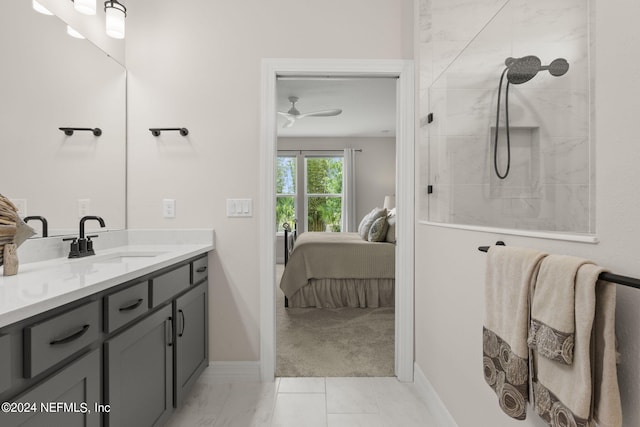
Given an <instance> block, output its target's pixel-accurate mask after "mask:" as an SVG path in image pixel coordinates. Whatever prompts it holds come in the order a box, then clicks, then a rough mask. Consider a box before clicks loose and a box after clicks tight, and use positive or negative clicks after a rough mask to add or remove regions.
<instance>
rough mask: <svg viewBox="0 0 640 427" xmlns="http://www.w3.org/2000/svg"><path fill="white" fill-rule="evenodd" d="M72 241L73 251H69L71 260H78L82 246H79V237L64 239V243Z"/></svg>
mask: <svg viewBox="0 0 640 427" xmlns="http://www.w3.org/2000/svg"><path fill="white" fill-rule="evenodd" d="M68 240H71V241H72V242H71V250H70V251H69V258H78V257H80V246H79V245H78V238H77V237H66V238H64V239H62V241H63V242H66V241H68Z"/></svg>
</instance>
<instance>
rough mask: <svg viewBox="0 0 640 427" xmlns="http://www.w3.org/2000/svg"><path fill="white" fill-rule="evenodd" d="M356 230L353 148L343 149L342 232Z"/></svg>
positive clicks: (354, 159) (354, 160) (354, 157)
mask: <svg viewBox="0 0 640 427" xmlns="http://www.w3.org/2000/svg"><path fill="white" fill-rule="evenodd" d="M356 230H357V224H356V156H355V150H354V149H353V148H345V149H344V164H343V167H342V231H346V232H355V231H356Z"/></svg>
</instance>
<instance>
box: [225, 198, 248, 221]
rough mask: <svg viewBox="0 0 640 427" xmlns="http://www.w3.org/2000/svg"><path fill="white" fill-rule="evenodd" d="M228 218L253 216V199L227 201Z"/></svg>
mask: <svg viewBox="0 0 640 427" xmlns="http://www.w3.org/2000/svg"><path fill="white" fill-rule="evenodd" d="M227 216H228V217H244V218H246V217H251V216H253V199H227Z"/></svg>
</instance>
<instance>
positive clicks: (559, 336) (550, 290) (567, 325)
mask: <svg viewBox="0 0 640 427" xmlns="http://www.w3.org/2000/svg"><path fill="white" fill-rule="evenodd" d="M584 264H593V263H592V262H591V261H588V260H586V259H582V258H576V257H572V256H567V255H549V256H548V257H546V258H545V259H544V260H542V262H541V263H540V271H539V272H538V280H537V281H536V285H535V291H534V293H533V299H532V302H531V325H530V327H529V339H528V343H529V348H532V349H535V350H536V351H537V352H538V354H539V355H540V356H544V357H546V358H548V359H550V360H555V361H556V362H558V363H563V364H565V365H571V364H572V363H573V347H574V342H575V324H576V316H575V285H576V275H577V273H578V269H579V268H580V266H582V265H584ZM596 279H597V278H596Z"/></svg>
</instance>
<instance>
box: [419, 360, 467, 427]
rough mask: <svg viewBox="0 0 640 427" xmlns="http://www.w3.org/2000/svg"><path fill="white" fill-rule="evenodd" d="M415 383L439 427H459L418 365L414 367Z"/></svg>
mask: <svg viewBox="0 0 640 427" xmlns="http://www.w3.org/2000/svg"><path fill="white" fill-rule="evenodd" d="M413 381H414V383H415V385H416V387H417V389H418V392H419V393H420V395H421V396H422V398H423V399H424V401H425V403H426V404H427V408H428V409H429V412H430V413H431V415H433V418H434V419H435V421H436V425H437V426H438V427H458V424H456V422H455V420H454V419H453V417H452V416H451V414H450V413H449V410H448V409H447V407H446V406H445V405H444V403H442V400H440V396H438V393H437V392H436V389H435V388H433V386H432V385H431V383H430V382H429V380H428V379H427V377H426V376H425V374H424V372H422V369H420V366H418V364H417V363H414V365H413Z"/></svg>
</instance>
